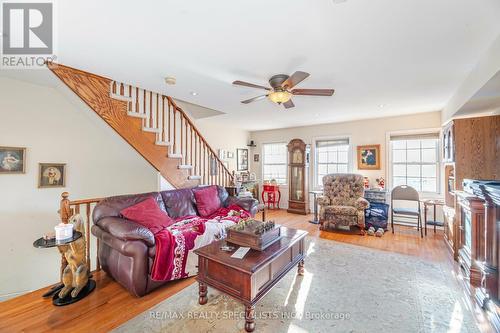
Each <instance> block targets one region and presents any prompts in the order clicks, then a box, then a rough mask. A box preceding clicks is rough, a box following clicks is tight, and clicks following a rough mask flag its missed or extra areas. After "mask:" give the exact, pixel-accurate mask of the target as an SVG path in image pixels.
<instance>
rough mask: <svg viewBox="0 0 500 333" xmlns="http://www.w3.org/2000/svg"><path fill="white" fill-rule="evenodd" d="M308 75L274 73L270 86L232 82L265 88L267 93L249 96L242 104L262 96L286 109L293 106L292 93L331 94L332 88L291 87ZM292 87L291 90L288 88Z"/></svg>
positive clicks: (299, 72)
mask: <svg viewBox="0 0 500 333" xmlns="http://www.w3.org/2000/svg"><path fill="white" fill-rule="evenodd" d="M308 76H309V73H306V72H301V71H297V72H295V73H293V75H292V76H288V75H286V74H278V75H274V76H272V77H271V78H270V79H269V85H270V86H271V88H268V87H264V86H260V85H257V84H253V83H248V82H243V81H234V82H233V84H235V85H239V86H245V87H251V88H258V89H264V90H267V91H268V92H269V93H267V94H266V95H261V96H257V97H254V98H250V99H247V100H244V101H241V103H243V104H248V103H252V102H255V101H258V100H261V99H264V98H266V97H267V98H269V99H270V100H271V101H273V102H274V103H277V104H280V105H281V104H283V106H284V107H285V108H287V109H289V108H293V107H294V106H295V104H293V102H292V100H291V97H292V95H296V96H299V95H306V96H332V95H333V93H334V91H335V90H333V89H292V88H293V87H295V86H296V85H297V84H299V83H300V82H302V81H304V80H305V79H306V78H307V77H308ZM290 89H292V90H290Z"/></svg>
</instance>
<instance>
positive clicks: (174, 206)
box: [161, 188, 198, 219]
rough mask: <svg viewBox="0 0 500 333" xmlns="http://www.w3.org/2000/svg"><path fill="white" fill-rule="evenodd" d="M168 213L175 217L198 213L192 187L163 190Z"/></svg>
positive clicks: (162, 193)
mask: <svg viewBox="0 0 500 333" xmlns="http://www.w3.org/2000/svg"><path fill="white" fill-rule="evenodd" d="M161 196H162V198H163V202H164V203H165V207H166V209H167V213H168V215H169V216H170V217H171V218H173V219H175V218H178V217H181V216H188V215H198V212H197V211H196V205H195V201H194V195H193V191H192V190H191V189H190V188H183V189H179V190H170V191H163V192H161Z"/></svg>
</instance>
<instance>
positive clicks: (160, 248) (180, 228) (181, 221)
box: [151, 205, 250, 281]
mask: <svg viewBox="0 0 500 333" xmlns="http://www.w3.org/2000/svg"><path fill="white" fill-rule="evenodd" d="M248 217H250V214H249V213H248V212H247V211H245V210H243V208H241V207H240V206H237V205H231V206H229V207H227V208H224V207H221V208H220V209H219V210H218V211H217V212H215V213H214V214H212V215H211V216H209V217H208V218H202V217H199V216H183V217H180V218H178V219H176V221H175V223H174V224H172V225H171V226H169V227H168V228H165V229H162V230H160V231H158V232H157V233H155V234H154V236H155V244H156V253H155V259H154V262H153V267H152V270H151V278H152V279H153V280H156V281H170V280H177V279H182V278H185V277H187V273H186V271H185V268H186V260H187V255H188V253H189V251H191V250H192V249H193V247H194V241H195V240H196V237H198V236H199V235H203V233H204V232H205V223H206V222H207V221H209V220H214V221H220V220H221V219H224V220H231V221H233V222H235V223H238V222H239V221H240V219H242V218H248Z"/></svg>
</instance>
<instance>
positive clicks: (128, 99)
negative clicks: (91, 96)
mask: <svg viewBox="0 0 500 333" xmlns="http://www.w3.org/2000/svg"><path fill="white" fill-rule="evenodd" d="M109 97H111V98H113V99H117V100H120V101H124V102H132V97H129V96H122V95H119V94H113V93H109Z"/></svg>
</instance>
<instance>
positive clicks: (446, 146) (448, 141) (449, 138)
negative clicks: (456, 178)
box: [442, 121, 455, 162]
mask: <svg viewBox="0 0 500 333" xmlns="http://www.w3.org/2000/svg"><path fill="white" fill-rule="evenodd" d="M453 129H454V127H453V121H451V122H449V123H448V124H447V125H446V126H445V127H444V128H443V138H442V147H443V162H453V161H455V144H454V136H453Z"/></svg>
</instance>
